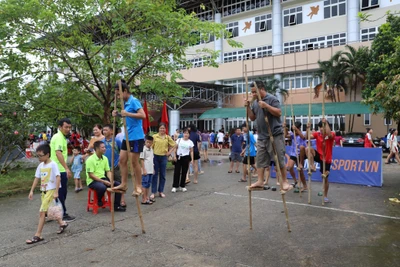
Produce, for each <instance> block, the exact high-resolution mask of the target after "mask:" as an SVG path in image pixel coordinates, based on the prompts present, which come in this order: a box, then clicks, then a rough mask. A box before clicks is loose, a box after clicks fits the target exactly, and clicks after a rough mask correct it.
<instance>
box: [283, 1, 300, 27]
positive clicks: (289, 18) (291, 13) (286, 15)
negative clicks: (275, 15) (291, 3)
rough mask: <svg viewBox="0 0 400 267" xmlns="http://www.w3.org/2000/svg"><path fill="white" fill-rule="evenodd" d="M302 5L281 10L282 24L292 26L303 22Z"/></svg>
mask: <svg viewBox="0 0 400 267" xmlns="http://www.w3.org/2000/svg"><path fill="white" fill-rule="evenodd" d="M302 9H303V8H302V7H301V6H300V7H295V8H289V9H285V10H283V26H284V27H288V26H293V25H297V24H302V23H303V12H302Z"/></svg>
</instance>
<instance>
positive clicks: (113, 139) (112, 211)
mask: <svg viewBox="0 0 400 267" xmlns="http://www.w3.org/2000/svg"><path fill="white" fill-rule="evenodd" d="M114 110H117V94H114ZM115 120H116V119H115V117H113V135H114V134H115V130H116V122H115ZM114 150H115V135H114V136H113V137H112V147H111V181H110V182H111V190H112V191H111V230H112V231H114V230H115V217H114V202H115V192H114V191H113V189H114V172H115V170H114V161H115V155H114V153H115V151H114Z"/></svg>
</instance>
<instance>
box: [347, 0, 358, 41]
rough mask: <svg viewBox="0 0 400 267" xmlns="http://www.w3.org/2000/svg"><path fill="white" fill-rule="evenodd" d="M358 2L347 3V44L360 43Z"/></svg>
mask: <svg viewBox="0 0 400 267" xmlns="http://www.w3.org/2000/svg"><path fill="white" fill-rule="evenodd" d="M359 11H360V1H347V43H356V42H359V41H360V20H359V18H358V12H359Z"/></svg>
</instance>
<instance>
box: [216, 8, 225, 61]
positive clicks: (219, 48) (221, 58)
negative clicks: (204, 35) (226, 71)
mask: <svg viewBox="0 0 400 267" xmlns="http://www.w3.org/2000/svg"><path fill="white" fill-rule="evenodd" d="M214 17H215V19H214V21H215V22H216V23H221V22H222V15H221V13H215V14H214ZM222 44H223V39H222V38H220V39H215V40H214V50H215V51H220V52H219V53H218V54H219V56H218V57H217V59H216V62H217V63H219V64H221V63H223V62H224V54H223V49H222Z"/></svg>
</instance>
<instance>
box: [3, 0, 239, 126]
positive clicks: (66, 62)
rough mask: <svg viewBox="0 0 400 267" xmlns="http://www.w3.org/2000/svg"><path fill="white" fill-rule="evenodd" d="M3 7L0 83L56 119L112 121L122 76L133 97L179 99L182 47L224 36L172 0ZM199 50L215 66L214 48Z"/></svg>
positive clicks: (9, 0)
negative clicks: (116, 93)
mask: <svg viewBox="0 0 400 267" xmlns="http://www.w3.org/2000/svg"><path fill="white" fill-rule="evenodd" d="M0 10H1V12H0V51H1V52H2V53H1V56H0V71H1V72H3V73H5V75H3V76H2V85H1V86H2V88H3V89H6V90H7V92H8V93H9V94H10V97H13V98H15V99H18V100H19V101H20V103H21V104H24V105H27V106H28V107H29V110H32V111H34V112H38V114H36V115H34V117H42V118H43V119H44V120H48V121H53V122H54V120H55V118H59V117H63V116H68V117H75V118H76V119H77V120H78V121H82V122H85V123H87V122H88V121H91V120H97V121H101V122H103V123H108V122H110V114H111V103H112V101H113V95H114V94H113V93H114V90H113V86H114V84H115V82H116V80H118V79H120V78H124V79H125V80H126V81H127V83H128V84H130V85H131V87H132V88H134V90H133V91H134V92H133V93H134V94H137V95H138V94H140V93H146V92H151V93H153V94H157V95H158V96H161V97H162V98H164V99H169V100H170V101H172V102H177V101H179V96H182V95H183V94H184V93H185V89H183V88H182V87H180V86H179V85H177V83H176V80H178V79H180V78H182V76H181V75H180V73H179V69H181V68H182V67H183V68H184V67H187V66H189V65H188V62H187V61H186V56H185V52H186V51H187V49H188V48H189V47H191V46H193V45H195V44H198V43H199V42H200V43H204V42H206V41H207V40H208V38H209V36H210V35H212V36H214V37H215V38H216V39H217V38H223V37H224V36H225V37H226V36H229V33H228V32H227V31H226V30H225V25H224V24H217V23H213V22H202V21H200V20H199V19H197V17H196V16H195V14H187V12H186V11H185V10H184V9H181V8H179V6H177V5H176V1H175V0H136V1H125V0H96V1H95V0H60V1H49V0H4V1H1V2H0ZM227 41H228V42H229V44H231V45H232V46H239V44H238V43H236V42H235V41H233V40H232V39H228V40H227ZM196 52H197V54H198V55H199V56H207V57H208V56H209V57H210V58H209V60H208V61H207V62H206V65H209V66H214V67H216V66H217V64H216V62H215V60H216V58H217V56H218V51H214V50H212V49H207V48H205V46H201V48H200V49H198V50H197V51H196ZM135 85H140V86H139V87H136V86H135ZM16 89H17V90H16Z"/></svg>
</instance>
